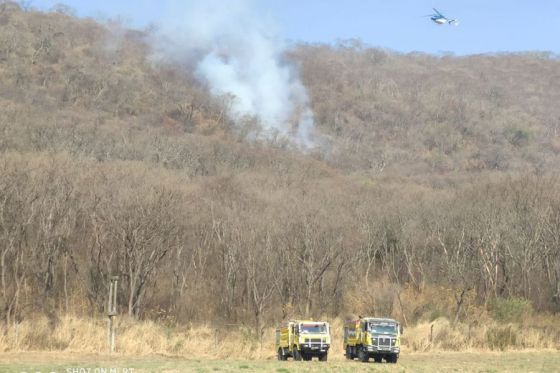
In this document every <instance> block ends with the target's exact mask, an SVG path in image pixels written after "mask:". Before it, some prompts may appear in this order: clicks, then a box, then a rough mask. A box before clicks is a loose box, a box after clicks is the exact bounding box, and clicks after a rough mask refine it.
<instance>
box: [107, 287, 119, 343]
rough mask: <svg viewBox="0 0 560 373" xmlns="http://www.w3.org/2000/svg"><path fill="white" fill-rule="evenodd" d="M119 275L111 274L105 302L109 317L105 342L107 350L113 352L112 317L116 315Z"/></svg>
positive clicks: (113, 325) (113, 326) (113, 332)
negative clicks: (107, 346)
mask: <svg viewBox="0 0 560 373" xmlns="http://www.w3.org/2000/svg"><path fill="white" fill-rule="evenodd" d="M118 282H119V276H111V283H110V284H109V302H108V304H107V316H108V317H109V320H108V325H107V344H108V345H109V352H110V353H113V352H115V334H116V333H115V323H114V318H115V316H117V284H118Z"/></svg>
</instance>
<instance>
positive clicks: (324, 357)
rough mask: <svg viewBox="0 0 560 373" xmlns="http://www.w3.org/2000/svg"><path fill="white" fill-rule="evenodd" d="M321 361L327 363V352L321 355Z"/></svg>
mask: <svg viewBox="0 0 560 373" xmlns="http://www.w3.org/2000/svg"><path fill="white" fill-rule="evenodd" d="M319 361H327V353H326V352H325V353H324V354H323V355H319Z"/></svg>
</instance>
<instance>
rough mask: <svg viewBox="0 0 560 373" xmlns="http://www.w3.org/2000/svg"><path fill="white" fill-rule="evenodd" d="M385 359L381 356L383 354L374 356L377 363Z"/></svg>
mask: <svg viewBox="0 0 560 373" xmlns="http://www.w3.org/2000/svg"><path fill="white" fill-rule="evenodd" d="M382 360H383V359H382V358H381V356H374V357H373V361H375V362H376V363H381V361H382Z"/></svg>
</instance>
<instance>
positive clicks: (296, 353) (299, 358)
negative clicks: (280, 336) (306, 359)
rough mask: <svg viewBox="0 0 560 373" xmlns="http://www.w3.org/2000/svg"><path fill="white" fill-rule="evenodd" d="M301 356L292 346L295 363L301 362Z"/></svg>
mask: <svg viewBox="0 0 560 373" xmlns="http://www.w3.org/2000/svg"><path fill="white" fill-rule="evenodd" d="M301 358H302V356H301V354H300V353H299V350H298V349H297V348H296V347H295V346H294V360H296V361H301Z"/></svg>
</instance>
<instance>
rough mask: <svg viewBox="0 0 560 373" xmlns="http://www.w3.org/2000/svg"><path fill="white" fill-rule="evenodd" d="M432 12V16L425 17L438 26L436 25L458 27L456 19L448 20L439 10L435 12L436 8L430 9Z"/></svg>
mask: <svg viewBox="0 0 560 373" xmlns="http://www.w3.org/2000/svg"><path fill="white" fill-rule="evenodd" d="M432 9H433V10H434V12H435V13H433V14H428V15H427V16H425V17H430V19H431V20H432V21H433V22H434V23H436V24H438V25H444V24H446V23H447V24H449V25H454V26H459V20H457V19H449V18H447V17H446V16H444V15H443V14H441V12H440V11H439V10H437V9H436V8H432Z"/></svg>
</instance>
